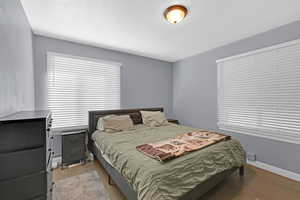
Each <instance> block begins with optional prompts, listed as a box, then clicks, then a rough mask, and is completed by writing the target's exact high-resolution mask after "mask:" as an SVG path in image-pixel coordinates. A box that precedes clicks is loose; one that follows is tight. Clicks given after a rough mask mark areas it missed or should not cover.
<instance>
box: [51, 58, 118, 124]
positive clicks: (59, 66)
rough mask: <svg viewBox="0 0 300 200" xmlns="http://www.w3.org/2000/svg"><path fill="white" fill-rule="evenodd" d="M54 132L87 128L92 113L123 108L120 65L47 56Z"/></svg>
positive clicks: (84, 59)
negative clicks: (91, 111)
mask: <svg viewBox="0 0 300 200" xmlns="http://www.w3.org/2000/svg"><path fill="white" fill-rule="evenodd" d="M47 62H48V70H47V74H48V109H49V110H51V111H52V116H53V128H56V129H57V128H73V127H85V126H87V125H88V111H89V110H106V109H119V108H120V66H121V64H120V63H114V62H108V61H102V60H96V59H91V58H81V57H75V56H69V55H62V54H57V53H48V54H47Z"/></svg>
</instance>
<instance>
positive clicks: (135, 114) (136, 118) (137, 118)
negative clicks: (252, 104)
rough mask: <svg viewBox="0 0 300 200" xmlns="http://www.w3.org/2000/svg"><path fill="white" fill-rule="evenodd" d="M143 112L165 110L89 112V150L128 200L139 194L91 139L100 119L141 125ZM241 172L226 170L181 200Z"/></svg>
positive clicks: (194, 198) (196, 196)
mask: <svg viewBox="0 0 300 200" xmlns="http://www.w3.org/2000/svg"><path fill="white" fill-rule="evenodd" d="M141 110H145V111H161V112H163V108H140V109H122V110H102V111H89V131H88V149H89V151H90V152H92V153H93V154H94V156H95V158H96V159H97V160H98V161H99V162H100V163H101V165H102V166H103V168H104V169H105V171H106V172H107V174H108V177H109V184H111V179H112V180H113V182H114V183H115V184H116V186H117V187H118V188H119V189H120V190H121V192H122V193H123V195H125V197H126V198H127V199H128V200H137V193H136V191H134V190H133V188H132V186H131V185H130V184H129V183H128V182H127V181H126V179H125V178H124V177H123V176H122V174H120V173H119V172H118V171H117V170H116V169H115V168H113V167H112V166H111V165H110V164H109V163H107V162H106V161H105V159H104V158H103V157H102V154H101V152H100V151H99V149H98V148H97V147H96V145H95V143H94V141H93V140H92V139H91V136H92V134H93V132H94V131H95V130H96V126H97V122H98V119H99V117H103V116H106V115H111V114H114V115H130V117H131V119H132V120H133V122H134V124H141V123H142V117H141V114H140V111H141ZM237 170H239V174H240V176H243V175H244V167H240V168H232V169H230V170H226V171H224V172H222V173H219V174H216V175H214V176H213V177H211V178H210V179H208V180H206V181H204V182H203V183H201V184H199V185H198V186H196V187H195V188H194V189H192V190H191V191H190V192H188V193H186V194H185V195H183V196H182V197H181V198H180V199H179V200H197V199H199V197H201V196H202V195H203V194H205V193H206V192H207V191H209V190H210V189H211V188H213V187H214V186H216V185H217V184H218V183H219V182H221V181H222V180H224V179H225V178H226V177H228V176H230V175H231V174H232V173H233V172H235V171H237Z"/></svg>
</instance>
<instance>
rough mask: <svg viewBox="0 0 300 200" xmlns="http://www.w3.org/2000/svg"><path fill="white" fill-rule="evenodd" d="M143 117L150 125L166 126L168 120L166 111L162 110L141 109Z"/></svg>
mask: <svg viewBox="0 0 300 200" xmlns="http://www.w3.org/2000/svg"><path fill="white" fill-rule="evenodd" d="M140 112H141V115H142V119H143V124H145V125H146V126H150V127H158V126H165V125H167V124H168V120H167V118H166V116H165V113H164V112H160V111H140Z"/></svg>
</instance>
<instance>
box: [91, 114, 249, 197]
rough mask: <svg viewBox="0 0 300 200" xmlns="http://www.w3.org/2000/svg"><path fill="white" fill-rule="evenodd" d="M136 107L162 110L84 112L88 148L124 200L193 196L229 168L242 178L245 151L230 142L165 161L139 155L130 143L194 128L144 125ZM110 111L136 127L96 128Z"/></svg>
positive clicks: (219, 178) (233, 141)
mask: <svg viewBox="0 0 300 200" xmlns="http://www.w3.org/2000/svg"><path fill="white" fill-rule="evenodd" d="M141 110H144V111H163V108H141V109H122V110H105V111H90V112H89V134H88V135H89V138H88V148H89V150H90V152H92V153H93V154H94V156H95V158H96V159H97V160H98V161H99V162H100V163H101V165H102V166H103V167H104V169H105V170H106V172H107V174H108V175H109V178H110V179H112V180H113V182H114V184H116V186H117V187H118V188H119V189H120V191H121V192H122V193H123V194H124V195H125V196H126V198H127V199H128V200H148V199H151V200H175V199H179V200H196V199H199V197H201V196H202V195H203V194H205V193H206V192H207V191H208V190H210V189H211V188H213V187H214V186H215V185H217V184H218V183H219V182H221V181H222V180H223V179H224V178H226V177H228V176H230V175H231V174H232V173H233V172H235V171H239V174H240V176H243V174H244V163H245V154H244V151H243V149H242V147H241V146H240V144H239V142H237V141H235V140H230V141H224V142H220V143H218V144H216V145H212V146H210V147H207V148H205V149H203V150H199V151H196V152H192V153H190V154H187V155H184V156H182V157H180V158H176V159H174V160H172V161H168V162H166V163H161V162H159V161H156V160H154V159H152V158H149V157H147V156H145V155H143V154H141V153H140V152H138V151H137V150H136V149H135V147H136V146H137V145H139V144H141V143H143V142H149V141H153V140H154V138H156V137H157V135H161V136H160V137H163V138H164V139H166V138H168V137H170V136H173V135H176V134H179V133H184V132H187V131H192V130H195V129H193V128H191V127H186V126H180V125H175V124H171V123H170V124H169V125H167V126H164V127H159V128H149V127H144V126H143V125H142V118H141V115H140V111H141ZM111 114H115V115H130V117H131V119H132V120H133V122H134V124H135V125H136V127H137V128H136V130H132V131H127V132H124V133H117V134H116V133H114V134H109V133H104V132H100V131H98V130H97V129H96V126H97V121H98V119H99V118H100V117H104V116H106V115H111ZM158 139H161V138H157V140H158Z"/></svg>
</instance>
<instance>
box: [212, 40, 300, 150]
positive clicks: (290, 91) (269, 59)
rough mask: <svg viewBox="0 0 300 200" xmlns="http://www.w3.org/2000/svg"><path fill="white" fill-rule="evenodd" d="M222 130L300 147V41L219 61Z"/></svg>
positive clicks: (219, 106) (219, 123)
mask: <svg viewBox="0 0 300 200" xmlns="http://www.w3.org/2000/svg"><path fill="white" fill-rule="evenodd" d="M217 63H218V126H219V128H220V129H223V130H228V131H233V132H238V133H244V134H250V135H256V136H261V137H266V138H271V139H276V140H281V141H286V142H292V143H297V144H300V41H299V40H298V41H293V42H289V43H285V44H281V45H277V46H273V47H270V48H265V49H261V50H257V51H254V52H250V53H247V54H243V55H238V56H234V57H230V58H225V59H222V60H218V61H217Z"/></svg>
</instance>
